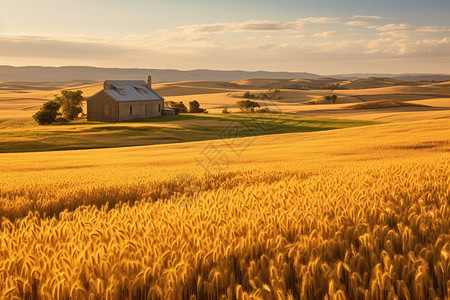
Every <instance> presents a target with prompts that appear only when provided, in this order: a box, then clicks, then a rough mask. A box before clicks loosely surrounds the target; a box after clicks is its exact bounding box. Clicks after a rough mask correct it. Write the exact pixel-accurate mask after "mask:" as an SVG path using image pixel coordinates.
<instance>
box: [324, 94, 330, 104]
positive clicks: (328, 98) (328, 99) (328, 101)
mask: <svg viewBox="0 0 450 300" xmlns="http://www.w3.org/2000/svg"><path fill="white" fill-rule="evenodd" d="M323 99H325V101H327V103H330V102H331V96H324V97H323Z"/></svg>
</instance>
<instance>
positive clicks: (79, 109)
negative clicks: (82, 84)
mask: <svg viewBox="0 0 450 300" xmlns="http://www.w3.org/2000/svg"><path fill="white" fill-rule="evenodd" d="M82 94H83V91H81V90H76V91H62V92H61V94H60V95H56V96H55V99H54V100H50V101H47V102H45V103H44V104H43V105H42V107H41V109H40V110H39V111H38V112H37V113H35V114H34V115H33V118H34V119H35V120H36V122H38V123H39V125H47V124H52V123H53V122H55V121H61V122H65V121H68V120H75V119H77V118H78V117H79V115H80V114H82V113H83V100H84V99H83V96H82ZM60 110H61V111H60ZM58 116H60V117H58Z"/></svg>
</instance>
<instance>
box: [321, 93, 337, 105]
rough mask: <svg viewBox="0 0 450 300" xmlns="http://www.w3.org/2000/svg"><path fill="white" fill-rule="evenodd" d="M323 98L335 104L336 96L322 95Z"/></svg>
mask: <svg viewBox="0 0 450 300" xmlns="http://www.w3.org/2000/svg"><path fill="white" fill-rule="evenodd" d="M323 99H325V101H327V103H333V104H336V100H337V96H336V95H331V96H324V97H323Z"/></svg>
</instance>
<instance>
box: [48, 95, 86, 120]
mask: <svg viewBox="0 0 450 300" xmlns="http://www.w3.org/2000/svg"><path fill="white" fill-rule="evenodd" d="M81 94H83V91H81V90H76V91H62V92H61V94H60V95H56V96H55V101H57V102H58V103H60V104H61V110H62V115H63V117H64V118H66V119H68V120H74V119H76V118H78V116H79V115H80V114H81V113H82V112H83V96H82V95H81Z"/></svg>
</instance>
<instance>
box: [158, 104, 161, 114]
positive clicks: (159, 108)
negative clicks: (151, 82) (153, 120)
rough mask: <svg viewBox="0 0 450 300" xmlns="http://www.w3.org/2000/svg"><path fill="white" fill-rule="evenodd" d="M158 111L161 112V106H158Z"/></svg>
mask: <svg viewBox="0 0 450 300" xmlns="http://www.w3.org/2000/svg"><path fill="white" fill-rule="evenodd" d="M158 111H159V112H161V104H158Z"/></svg>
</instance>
